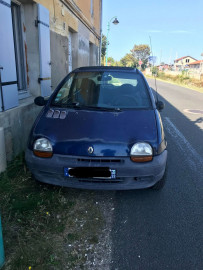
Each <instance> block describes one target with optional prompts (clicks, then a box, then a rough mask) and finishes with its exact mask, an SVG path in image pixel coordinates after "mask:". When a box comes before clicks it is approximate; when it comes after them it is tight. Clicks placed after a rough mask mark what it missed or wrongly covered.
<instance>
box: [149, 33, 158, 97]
mask: <svg viewBox="0 0 203 270" xmlns="http://www.w3.org/2000/svg"><path fill="white" fill-rule="evenodd" d="M149 40H150V47H151V52H152V65H153V68H154V54H153V51H152V40H151V36H149ZM154 79H155V89H156V101H159V98H158V92H157V84H156V76H155V74H154Z"/></svg>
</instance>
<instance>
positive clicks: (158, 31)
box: [102, 0, 203, 63]
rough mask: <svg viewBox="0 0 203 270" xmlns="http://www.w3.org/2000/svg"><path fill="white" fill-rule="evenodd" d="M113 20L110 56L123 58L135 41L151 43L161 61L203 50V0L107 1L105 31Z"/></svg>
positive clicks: (104, 32)
mask: <svg viewBox="0 0 203 270" xmlns="http://www.w3.org/2000/svg"><path fill="white" fill-rule="evenodd" d="M114 16H117V17H118V20H119V22H120V23H119V24H118V25H116V26H115V25H114V24H112V23H111V28H110V32H109V43H110V44H109V54H108V55H109V56H112V57H113V58H114V59H115V60H120V58H122V57H123V56H124V55H125V54H126V53H129V52H130V50H131V49H132V48H133V45H134V44H137V45H139V44H149V45H150V40H149V36H151V40H152V49H153V54H154V55H155V56H157V57H158V61H157V63H159V62H160V60H161V61H163V62H165V63H170V62H171V63H173V60H174V59H176V57H177V58H180V57H182V56H186V55H190V56H192V57H194V58H196V59H198V60H199V59H201V58H202V57H201V53H203V0H193V1H192V0H139V1H138V0H103V22H102V31H103V34H104V35H106V34H107V24H108V21H110V19H111V18H112V17H114Z"/></svg>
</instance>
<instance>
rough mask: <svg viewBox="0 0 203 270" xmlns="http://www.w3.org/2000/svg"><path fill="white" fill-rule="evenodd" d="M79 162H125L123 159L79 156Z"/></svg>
mask: <svg viewBox="0 0 203 270" xmlns="http://www.w3.org/2000/svg"><path fill="white" fill-rule="evenodd" d="M77 161H78V162H86V163H95V162H98V163H124V160H122V159H99V158H91V159H90V158H78V159H77Z"/></svg>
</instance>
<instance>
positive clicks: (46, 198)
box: [0, 155, 105, 270]
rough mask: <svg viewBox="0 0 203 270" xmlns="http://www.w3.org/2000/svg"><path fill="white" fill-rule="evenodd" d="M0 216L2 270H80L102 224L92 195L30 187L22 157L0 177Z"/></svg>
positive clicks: (39, 186) (31, 182)
mask: <svg viewBox="0 0 203 270" xmlns="http://www.w3.org/2000/svg"><path fill="white" fill-rule="evenodd" d="M0 211H1V217H2V227H3V237H4V247H5V257H6V260H5V265H4V267H3V270H8V269H11V270H18V269H19V270H21V269H22V270H25V269H29V267H31V268H30V269H37V270H41V269H43V270H46V269H49V270H51V269H86V268H85V263H86V261H87V258H88V254H90V253H91V254H92V253H93V250H94V246H95V245H96V244H97V243H98V242H99V238H100V235H101V234H102V229H103V227H104V224H105V222H104V217H103V214H102V211H101V209H100V207H99V206H98V204H96V195H95V192H93V191H81V190H74V189H66V188H60V187H53V186H48V185H41V184H39V183H36V182H35V181H34V180H33V179H32V178H31V175H30V173H29V172H28V171H27V169H26V166H25V163H24V157H23V155H20V156H19V157H17V158H16V159H15V160H14V161H13V162H12V163H10V164H9V166H8V169H7V171H6V172H5V173H3V174H1V175H0ZM90 247H91V248H90Z"/></svg>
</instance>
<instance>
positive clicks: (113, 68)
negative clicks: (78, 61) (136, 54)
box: [72, 66, 140, 73]
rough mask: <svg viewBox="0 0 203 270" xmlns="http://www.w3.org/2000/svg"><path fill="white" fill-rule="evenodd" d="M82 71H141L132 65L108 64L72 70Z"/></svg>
mask: <svg viewBox="0 0 203 270" xmlns="http://www.w3.org/2000/svg"><path fill="white" fill-rule="evenodd" d="M82 71H122V72H132V73H140V71H138V69H136V68H131V67H108V66H86V67H80V68H77V69H75V70H73V71H72V72H82Z"/></svg>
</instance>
